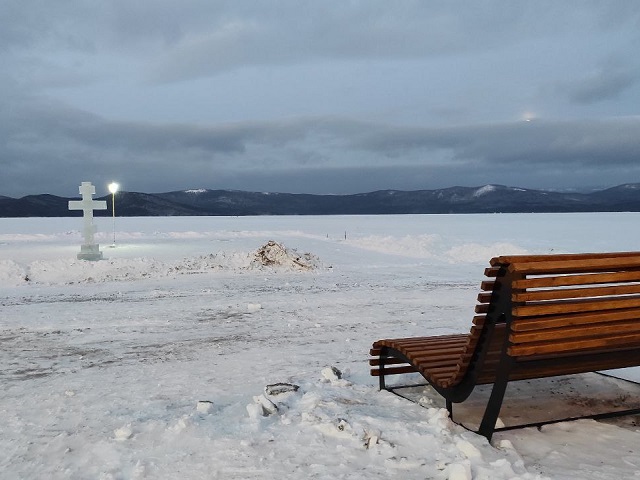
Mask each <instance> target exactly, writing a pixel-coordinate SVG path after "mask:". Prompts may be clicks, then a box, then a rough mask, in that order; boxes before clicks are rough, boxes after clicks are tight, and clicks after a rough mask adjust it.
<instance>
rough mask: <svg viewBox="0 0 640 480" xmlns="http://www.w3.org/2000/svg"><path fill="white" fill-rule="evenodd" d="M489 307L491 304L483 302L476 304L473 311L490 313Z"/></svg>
mask: <svg viewBox="0 0 640 480" xmlns="http://www.w3.org/2000/svg"><path fill="white" fill-rule="evenodd" d="M489 307H490V305H489V304H487V303H481V304H478V305H476V306H475V307H474V309H473V311H474V312H475V313H485V314H486V313H489Z"/></svg>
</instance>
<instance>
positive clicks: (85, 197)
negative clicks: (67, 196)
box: [69, 182, 107, 245]
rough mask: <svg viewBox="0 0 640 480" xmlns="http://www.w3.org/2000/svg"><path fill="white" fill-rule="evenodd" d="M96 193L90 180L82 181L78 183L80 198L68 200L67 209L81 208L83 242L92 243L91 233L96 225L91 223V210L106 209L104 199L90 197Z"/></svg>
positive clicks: (95, 228)
mask: <svg viewBox="0 0 640 480" xmlns="http://www.w3.org/2000/svg"><path fill="white" fill-rule="evenodd" d="M95 193H96V187H94V186H93V185H92V184H91V182H82V185H80V194H81V195H82V200H79V201H78V200H70V201H69V210H82V216H83V217H84V231H83V234H84V244H85V245H93V243H94V240H93V235H94V233H96V230H97V227H96V226H95V225H94V224H93V211H94V210H106V209H107V202H106V201H104V200H93V199H92V197H93V195H94V194H95Z"/></svg>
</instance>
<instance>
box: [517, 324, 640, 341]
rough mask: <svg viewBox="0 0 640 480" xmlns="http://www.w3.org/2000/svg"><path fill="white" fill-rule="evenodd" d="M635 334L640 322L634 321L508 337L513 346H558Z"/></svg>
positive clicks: (567, 327) (524, 333) (546, 330)
mask: <svg viewBox="0 0 640 480" xmlns="http://www.w3.org/2000/svg"><path fill="white" fill-rule="evenodd" d="M632 332H637V333H639V334H640V322H638V321H636V320H631V321H623V322H606V323H594V324H591V325H588V326H584V325H580V326H566V327H560V328H548V329H544V330H533V331H529V332H513V333H511V334H510V335H509V341H510V342H511V343H513V344H518V345H519V344H523V343H529V342H541V341H545V340H552V341H553V342H552V343H554V344H560V343H562V342H564V341H565V339H571V340H574V339H578V338H584V337H606V336H607V335H612V334H615V335H618V334H626V333H632Z"/></svg>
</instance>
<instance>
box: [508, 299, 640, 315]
mask: <svg viewBox="0 0 640 480" xmlns="http://www.w3.org/2000/svg"><path fill="white" fill-rule="evenodd" d="M637 307H640V297H635V296H634V297H623V298H620V299H614V300H609V299H604V300H603V299H595V300H583V301H580V300H578V301H554V302H540V303H533V304H527V305H524V306H517V307H513V311H512V314H513V316H514V317H533V316H537V315H555V314H561V313H579V312H595V311H598V310H617V309H623V308H637Z"/></svg>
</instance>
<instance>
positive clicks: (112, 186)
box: [108, 182, 120, 193]
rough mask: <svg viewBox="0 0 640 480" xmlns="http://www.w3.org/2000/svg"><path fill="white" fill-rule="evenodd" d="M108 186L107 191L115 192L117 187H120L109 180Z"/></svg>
mask: <svg viewBox="0 0 640 480" xmlns="http://www.w3.org/2000/svg"><path fill="white" fill-rule="evenodd" d="M108 188H109V192H111V193H116V192H117V191H118V188H120V185H118V184H117V183H116V182H111V183H110V184H109V186H108Z"/></svg>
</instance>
